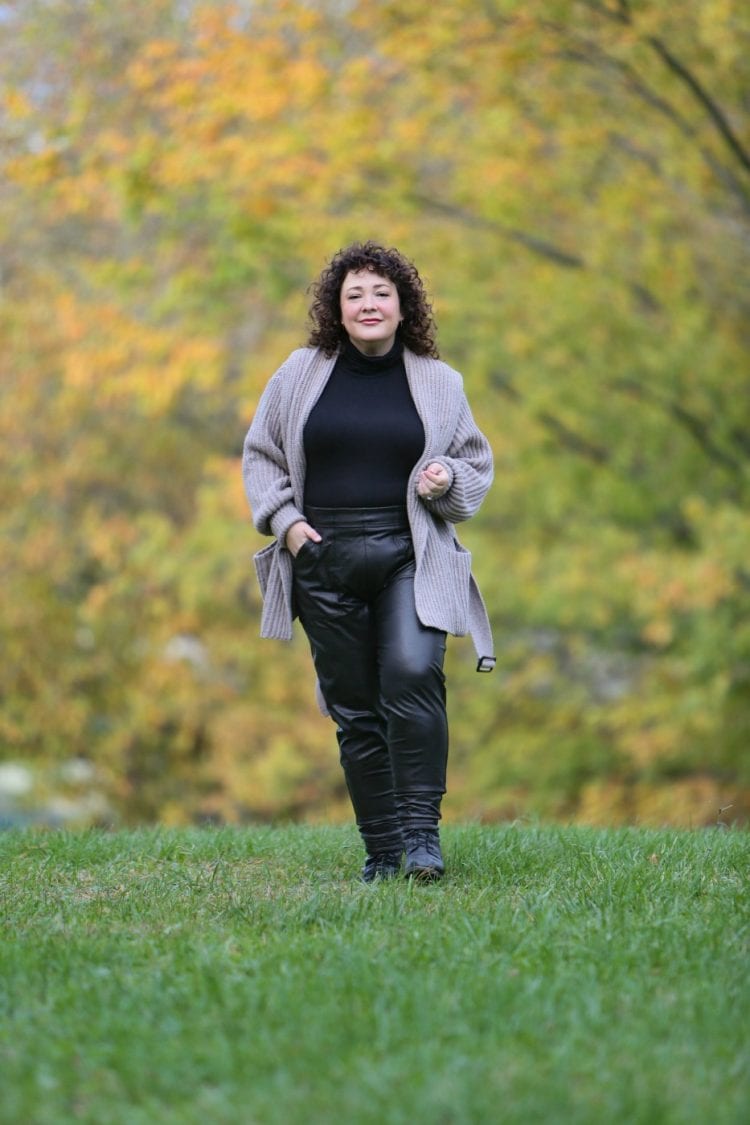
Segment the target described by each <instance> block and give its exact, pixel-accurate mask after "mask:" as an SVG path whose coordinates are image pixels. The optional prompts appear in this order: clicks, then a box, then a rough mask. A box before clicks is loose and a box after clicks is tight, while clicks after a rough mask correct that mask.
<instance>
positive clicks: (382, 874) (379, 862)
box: [362, 851, 403, 883]
mask: <svg viewBox="0 0 750 1125" xmlns="http://www.w3.org/2000/svg"><path fill="white" fill-rule="evenodd" d="M402 854H403V852H402V851H397V852H375V853H374V854H373V855H368V856H367V859H366V860H365V865H364V867H363V868H362V882H363V883H374V882H375V880H376V879H393V878H395V877H396V875H400V873H401V856H402Z"/></svg>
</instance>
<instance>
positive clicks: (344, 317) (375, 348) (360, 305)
mask: <svg viewBox="0 0 750 1125" xmlns="http://www.w3.org/2000/svg"><path fill="white" fill-rule="evenodd" d="M401 320H402V317H401V302H400V301H399V298H398V290H397V289H396V286H395V285H394V284H393V282H392V281H390V280H389V279H388V278H387V277H381V276H380V274H377V273H373V272H372V270H357V271H354V270H350V271H349V273H348V274H347V275H346V277H345V278H344V283H343V285H342V286H341V323H342V324H343V326H344V331H345V332H346V333H347V335H348V337H349V339H350V340H351V342H352V343H353V344H354V346H355V348H359V350H360V351H361V352H364V354H365V355H385V354H386V352H388V351H390V350H391V348H392V347H393V341H394V340H395V338H396V330H397V328H398V326H399V324H400V323H401Z"/></svg>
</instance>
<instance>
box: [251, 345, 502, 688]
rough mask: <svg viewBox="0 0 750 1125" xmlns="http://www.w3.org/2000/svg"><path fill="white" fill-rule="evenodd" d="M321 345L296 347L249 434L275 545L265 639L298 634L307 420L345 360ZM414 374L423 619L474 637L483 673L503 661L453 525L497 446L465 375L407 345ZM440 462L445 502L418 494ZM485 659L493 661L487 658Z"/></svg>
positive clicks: (254, 473)
mask: <svg viewBox="0 0 750 1125" xmlns="http://www.w3.org/2000/svg"><path fill="white" fill-rule="evenodd" d="M337 358H338V357H337V356H335V355H334V356H326V355H325V354H324V353H323V352H322V351H321V350H320V349H318V348H299V349H298V350H297V351H295V352H292V354H291V355H290V356H289V358H288V359H287V360H286V361H285V362H284V363H283V364H282V366H281V367H280V368H279V370H278V371H277V372H276V374H275V375H274V376H273V377H272V378H271V380H270V382H269V383H268V386H267V387H266V389H265V391H264V392H263V395H262V396H261V399H260V402H259V404H258V409H257V412H256V414H255V418H254V419H253V422H252V425H251V426H250V429H249V430H248V433H247V437H246V438H245V445H244V451H243V458H242V475H243V480H244V484H245V491H246V493H247V498H248V501H249V502H250V507H251V509H252V512H253V523H254V524H255V527H256V528H257V530H258V531H259V532H260V533H261V534H262V535H273V536H274V537H275V542H274V543H272V544H271V545H270V546H268V547H265V548H264V549H263V550H262V551H259V552H258V554H257V555H256V556H255V560H254V561H255V568H256V571H257V575H258V581H259V583H260V588H261V592H262V594H263V615H262V619H261V636H263V637H274V638H277V639H279V640H290V639H291V637H292V620H293V610H292V559H291V555H290V553H289V551H288V550H287V549H286V547H285V546H284V540H285V537H286V533H287V531H288V530H289V528H290V527H291V526H292V524H293V523H296V522H297V521H298V520H303V519H305V515H304V512H303V510H302V498H303V495H304V490H305V453H304V446H303V440H302V434H303V430H304V428H305V423H306V422H307V419H308V417H309V415H310V411H311V410H312V408H313V406H314V405H315V403H316V402H317V400H318V398H319V397H320V394H321V392H322V390H323V388H324V387H325V385H326V383H327V381H328V378H329V377H330V374H331V372H332V371H333V368H334V365H335V363H336V359H337ZM404 365H405V367H406V377H407V380H408V383H409V388H410V390H411V394H412V398H413V400H414V405H415V407H416V409H417V413H418V414H419V417H420V418H421V420H422V425H423V426H424V433H425V448H424V453H423V454H422V457H421V458H420V460H419V461H418V462H417V464H416V465H415V466H414V469H413V470H412V472H411V475H410V477H409V482H408V486H407V490H406V497H405V499H406V508H407V512H408V517H409V524H410V526H411V533H412V538H413V541H414V555H415V560H416V574H415V578H414V598H415V602H416V609H417V616H418V617H419V620H420V621H421V622H422V624H423V625H428V626H432V627H434V628H436V629H441V630H444V631H445V632H446V633H452V634H454V635H456V636H463V635H464V634H465V633H469V632H470V633H471V635H472V639H473V641H474V646H475V648H476V650H477V655H478V656H479V657H480V665H481V666H482V671H487V670H489V668H491V666H492V664H494V660H493V659H492V653H493V646H492V633H491V631H490V625H489V620H488V618H487V611H486V609H485V606H484V603H483V601H482V598H481V595H480V593H479V590H478V588H477V585H476V582H475V581H474V579H473V577H472V574H471V555H470V554H469V552H468V551H467V550H465V549H464V548H463V547H462V546H461V545H460V543H459V542H458V539H457V537H456V534H455V531H454V528H453V524H454V523H458V522H460V521H461V520H466V519H469V517H470V516H473V515H474V513H475V512H476V511H477V509H478V508H479V505H480V504H481V502H482V500H483V499H484V496H485V494H486V492H487V490H488V489H489V487H490V484H491V483H492V477H493V464H492V451H491V449H490V446H489V443H488V441H487V439H486V438H485V437H484V435H483V434H482V433H481V432H480V431H479V430H478V429H477V426H476V424H475V422H474V419H473V418H472V416H471V410H470V409H469V404H468V402H467V400H466V396H465V394H464V391H463V382H462V379H461V376H460V375H459V373H458V372H457V371H454V370H453V369H452V368H451V367H448V365H447V364H445V363H442V362H441V361H440V360H435V359H430V358H428V357H425V356H417V355H415V354H414V353H413V352H411V351H408V350H407V349H404ZM432 461H437V462H438V463H439V464H440V465H442V466H443V467H444V468H445V469H446V470H447V472H448V475H449V477H450V486H449V488H448V491H447V492H446V493H445V494H444V495H443V496H441V497H440V498H439V499H437V500H433V501H430V502H427V501H425V500H423V499H422V498H421V497H420V496H418V494H417V487H416V486H417V478H418V476H419V473H420V471H421V470H422V469H423V468H424V467H425V466H426V465H428V464H429V463H430V462H432ZM482 658H485V659H484V662H483V663H482Z"/></svg>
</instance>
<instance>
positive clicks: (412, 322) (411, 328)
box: [307, 242, 438, 359]
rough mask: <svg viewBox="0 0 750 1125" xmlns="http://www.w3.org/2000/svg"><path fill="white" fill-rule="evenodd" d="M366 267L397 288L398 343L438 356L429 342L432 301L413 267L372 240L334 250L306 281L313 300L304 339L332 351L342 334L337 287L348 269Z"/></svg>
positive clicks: (432, 333) (432, 329) (432, 323)
mask: <svg viewBox="0 0 750 1125" xmlns="http://www.w3.org/2000/svg"><path fill="white" fill-rule="evenodd" d="M360 270H372V272H373V273H377V274H379V275H380V276H381V277H387V278H388V279H389V281H392V282H393V284H394V285H395V286H396V289H397V291H398V297H399V302H400V304H401V315H402V316H403V321H402V323H401V326H400V328H399V335H400V338H401V339H402V340H403V343H404V346H405V347H407V348H409V349H410V351H413V352H414V353H415V354H416V355H429V356H433V357H434V358H435V359H437V358H438V350H437V345H436V343H435V332H436V326H435V321H434V320H433V316H432V306H431V305H430V302H429V301H428V300H427V294H426V293H425V291H424V286H423V285H422V279H421V278H420V276H419V274H418V273H417V269H416V266H414V265H413V264H412V263H411V262H410V261H408V259H406V258H405V257H404V256H403V254H401V253H400V252H399V251H398V250H395V249H393V248H391V249H390V250H386V248H385V247H384V246H379V245H378V244H377V243H376V242H353V243H352V244H351V246H347V247H346V248H345V249H343V250H339V251H337V253H336V254H334V256H333V258H332V259H331V261H330V262H329V264H328V265H327V266H326V268H325V269H324V270H323V272H322V273H321V275H320V277H319V278H318V280H317V281H315V282H313V284H312V285H311V286H310V291H311V292H312V295H313V301H312V304H311V305H310V311H309V314H308V315H309V319H310V320H311V321H312V328H311V330H310V335H309V338H308V341H307V342H308V344H309V345H310V346H312V347H317V348H321V349H322V350H323V351H324V352H325V354H326V355H329V356H330V355H334V354H335V353H336V352H337V351H338V350H339V348H340V347H341V345H342V344H343V343H344V342H345V340H346V339H347V335H346V332H345V330H344V327H343V325H342V323H341V286H342V285H343V284H344V278H345V277H346V275H347V274H348V273H349V272H350V271H352V272H354V273H358V272H359V271H360Z"/></svg>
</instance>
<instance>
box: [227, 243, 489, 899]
mask: <svg viewBox="0 0 750 1125" xmlns="http://www.w3.org/2000/svg"><path fill="white" fill-rule="evenodd" d="M313 298H314V299H313V303H312V306H311V309H310V319H311V321H312V331H311V332H310V336H309V340H308V346H307V347H305V348H301V349H299V350H297V351H295V352H293V353H292V354H291V356H289V358H288V359H287V360H286V362H285V363H284V364H283V365H282V366H281V367H280V368H279V370H278V371H277V372H276V374H275V375H274V376H273V378H272V379H271V381H270V382H269V384H268V386H267V387H266V390H265V391H264V393H263V396H262V398H261V400H260V403H259V405H258V410H257V413H256V415H255V419H254V421H253V423H252V425H251V427H250V430H249V432H248V434H247V438H246V439H245V447H244V455H243V477H244V482H245V489H246V492H247V496H248V500H249V502H250V506H251V508H252V510H253V515H254V523H255V526H256V528H257V529H258V531H259V532H261V533H262V534H265V535H273V536H275V542H274V543H273V544H272V545H271V546H270V547H266V548H265V549H264V550H262V551H260V552H259V554H258V555H256V557H255V562H256V569H257V572H258V578H259V581H260V585H261V590H262V592H263V597H264V606H263V617H262V622H261V634H262V636H265V637H276V638H280V639H290V638H291V636H292V621H293V618H294V617H295V616H299V619H300V621H301V623H302V626H303V628H304V630H305V632H306V634H307V636H308V639H309V641H310V646H311V650H312V656H313V661H314V664H315V670H316V673H317V676H318V685H319V697H320V702H321V707H322V709H323V711H324V713H327V714H330V715H331V717H332V718H333V719H334V721H335V722H336V724H337V737H338V742H339V748H340V756H341V765H342V767H343V770H344V776H345V778H346V783H347V788H348V790H349V794H350V797H351V801H352V805H353V807H354V813H355V816H356V820H357V824H358V826H359V830H360V832H361V835H362V839H363V842H364V845H365V849H366V853H367V854H366V860H365V865H364V869H363V872H362V877H363V879H364V880H365V882H372V881H373V880H375V879H376V878H388V877H391V876H394V875H397V874H398V873H399V872H400V870H401V861H402V857H403V853H404V851H405V852H406V866H405V874H406V875H407V876H411V877H418V878H422V879H439V878H440V877H441V876H442V875H443V873H444V864H443V857H442V854H441V851H440V841H439V834H438V820H439V818H440V804H441V800H442V797H443V794H444V793H445V780H446V765H447V757H448V727H447V721H446V710H445V680H444V675H443V659H444V655H445V642H446V634H447V633H452V634H456V635H462V634H464V633H466V632H471V633H472V636H473V639H474V643H475V647H476V649H477V654H478V655H479V664H478V666H477V667H478V670H480V671H490V670H491V669H492V667H493V666H494V663H495V661H494V657H493V656H492V637H491V633H490V627H489V622H488V620H487V614H486V610H485V608H484V605H483V603H482V599H481V597H480V595H479V591H478V589H477V587H476V584H475V583H474V580H473V578H472V576H471V557H470V555H469V554H468V552H467V551H465V550H464V549H463V548H462V547H461V546H460V545H459V543H458V540H457V539H456V536H455V533H454V529H453V524H454V523H457V522H458V521H460V520H465V519H468V518H469V517H470V516H473V515H474V513H475V512H476V511H477V509H478V507H479V505H480V504H481V502H482V499H483V498H484V496H485V494H486V492H487V489H488V488H489V486H490V483H491V481H492V474H493V469H492V452H491V450H490V447H489V444H488V442H487V440H486V438H485V437H484V436H483V435H482V434H481V433H480V432H479V430H478V429H477V427H476V425H475V423H474V420H473V418H472V416H471V411H470V409H469V405H468V403H467V401H466V398H465V396H464V393H463V389H462V381H461V376H460V375H459V374H458V372H456V371H453V370H452V369H451V368H450V367H448V366H447V365H446V364H444V363H441V362H440V360H439V359H438V353H437V348H436V346H435V339H434V323H433V320H432V310H431V308H430V305H429V304H428V302H427V298H426V296H425V293H424V289H423V287H422V282H421V280H420V278H419V275H418V273H417V271H416V269H415V268H414V266H413V265H412V264H411V263H410V262H408V261H407V260H406V259H405V258H404V257H403V256H402V255H401V254H400V253H399V252H398V251H397V250H393V249H389V250H387V249H384V248H383V247H382V246H378V245H376V244H375V243H372V242H366V243H364V244H361V243H355V244H353V245H351V246H349V247H348V248H346V249H345V250H340V251H339V252H338V253H337V254H336V255H335V256H334V257H333V259H332V261H331V262H330V264H329V266H328V267H327V268H326V269H325V270H324V271H323V273H322V274H321V276H320V278H319V279H318V281H317V282H316V283H315V285H314V286H313Z"/></svg>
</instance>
